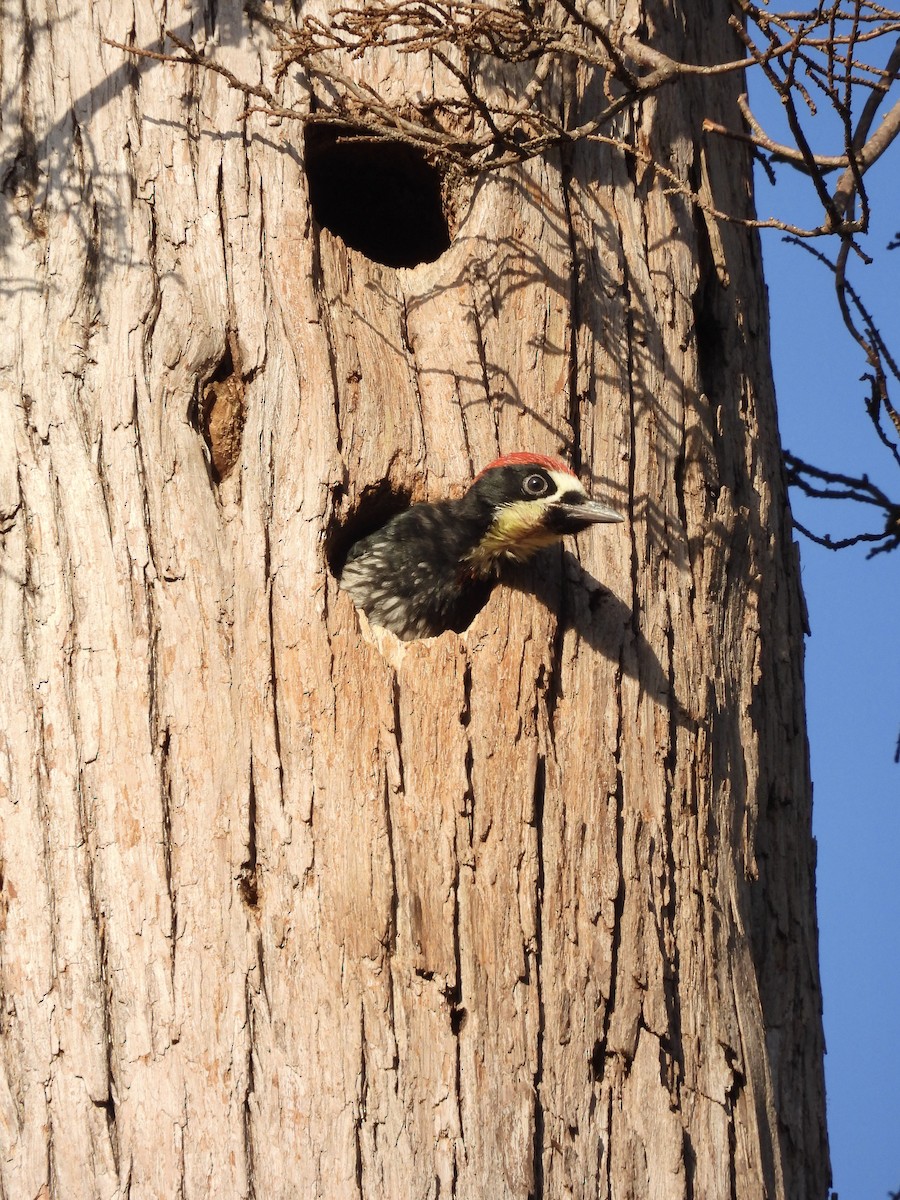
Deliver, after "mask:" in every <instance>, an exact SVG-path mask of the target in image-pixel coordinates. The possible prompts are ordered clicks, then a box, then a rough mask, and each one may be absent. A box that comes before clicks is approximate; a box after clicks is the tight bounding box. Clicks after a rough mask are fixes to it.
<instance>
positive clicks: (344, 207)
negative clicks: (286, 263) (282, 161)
mask: <svg viewBox="0 0 900 1200" xmlns="http://www.w3.org/2000/svg"><path fill="white" fill-rule="evenodd" d="M305 164H306V175H307V179H308V180H309V198H310V203H311V205H312V211H313V216H314V217H315V219H316V221H317V222H318V223H319V225H321V226H322V228H324V229H327V230H329V232H330V233H333V234H334V235H335V236H336V237H339V238H341V240H342V241H344V242H346V243H347V245H348V246H351V247H352V248H353V249H354V250H359V251H360V253H361V254H365V255H366V257H367V258H371V259H372V260H373V261H374V262H379V263H384V264H385V266H388V267H415V266H417V265H418V264H419V263H426V262H434V260H435V259H436V258H439V257H440V255H441V254H443V253H444V251H445V250H446V249H447V248H448V247H449V245H450V231H449V228H448V225H447V217H446V214H445V212H444V207H443V203H442V198H441V172H440V171H439V169H438V168H437V167H435V166H434V165H433V164H431V163H429V162H428V160H427V159H426V158H425V156H424V155H423V154H422V153H421V151H419V150H417V149H415V148H414V147H412V146H407V145H404V144H403V143H401V142H393V141H390V140H389V139H387V138H376V137H373V136H372V135H371V134H369V133H367V132H366V131H365V130H362V129H356V128H353V127H352V126H349V125H316V124H311V125H309V126H307V129H306V153H305Z"/></svg>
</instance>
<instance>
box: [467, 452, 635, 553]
mask: <svg viewBox="0 0 900 1200" xmlns="http://www.w3.org/2000/svg"><path fill="white" fill-rule="evenodd" d="M463 503H464V504H465V506H466V507H467V508H480V509H486V510H489V512H490V521H489V523H488V525H487V527H486V529H485V532H484V534H483V536H482V537H481V538H480V539H479V541H478V542H477V544H476V545H474V546H473V547H472V549H471V551H470V553H469V554H468V555H467V557H466V563H467V566H468V567H469V569H470V570H471V573H472V574H474V575H476V576H485V575H488V574H490V573H491V572H492V571H493V569H494V568H495V566H496V565H498V560H501V559H504V558H505V559H512V560H514V561H516V562H525V561H526V560H527V559H529V558H530V557H531V556H532V555H533V554H534V553H535V551H537V550H540V549H541V548H542V547H544V546H550V545H552V544H553V543H554V542H558V541H559V540H560V539H561V538H562V537H564V536H565V535H566V534H567V533H578V532H580V530H582V529H586V528H587V527H588V526H589V525H596V524H600V523H604V522H612V521H621V520H622V519H623V518H622V517H621V516H620V515H619V514H618V513H617V512H616V511H615V510H614V509H612V508H608V507H607V506H606V505H605V504H599V503H598V502H597V501H596V500H591V499H590V497H589V496H588V494H587V492H586V491H585V490H584V488H583V487H582V485H581V482H580V480H579V479H578V477H577V476H576V474H575V472H574V471H573V470H572V468H571V467H569V466H567V464H566V463H564V462H561V461H560V460H559V459H557V458H548V457H547V456H546V455H543V454H528V453H517V454H507V455H505V456H504V457H503V458H498V459H497V460H496V461H495V462H492V463H489V464H488V466H486V467H485V468H484V470H483V471H482V472H481V473H480V474H479V475H477V476H476V478H475V481H474V483H473V484H472V486H471V487H470V488H469V491H468V492H467V493H466V496H465V498H464V501H463Z"/></svg>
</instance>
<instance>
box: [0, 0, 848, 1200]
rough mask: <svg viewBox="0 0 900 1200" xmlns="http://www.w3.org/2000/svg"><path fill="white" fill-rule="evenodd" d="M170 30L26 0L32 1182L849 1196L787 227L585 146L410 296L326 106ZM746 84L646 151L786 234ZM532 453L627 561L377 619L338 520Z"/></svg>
mask: <svg viewBox="0 0 900 1200" xmlns="http://www.w3.org/2000/svg"><path fill="white" fill-rule="evenodd" d="M165 8H166V6H165V5H163V4H161V3H157V2H154V3H145V4H140V5H137V6H135V7H134V8H132V6H131V5H128V4H125V3H123V2H121V0H107V2H106V3H101V0H86V2H85V3H83V4H80V5H75V6H73V7H72V8H71V10H66V12H65V13H63V12H61V11H60V10H58V9H57V7H56V6H55V5H54V4H53V3H52V2H51V0H28V2H27V3H26V0H10V2H9V3H7V4H6V5H5V7H4V10H3V13H2V15H0V23H2V55H3V58H2V71H3V92H4V104H5V114H4V121H3V128H2V143H0V181H2V192H0V205H2V208H3V210H4V215H3V218H2V220H0V230H3V231H4V232H3V234H2V238H3V244H2V248H0V249H2V255H3V273H2V291H3V298H4V306H5V312H4V316H3V319H2V326H0V389H2V392H0V539H2V562H0V647H2V657H3V662H4V664H5V670H4V672H3V675H2V679H0V831H2V833H0V836H2V856H3V858H2V893H0V896H2V925H0V989H2V997H3V1015H2V1043H0V1067H2V1077H0V1113H2V1120H0V1181H2V1182H0V1190H2V1192H3V1194H4V1195H6V1196H10V1197H20V1196H21V1197H25V1196H38V1195H46V1196H59V1197H80V1196H104V1197H118V1196H125V1195H130V1196H147V1197H157V1196H176V1195H182V1194H184V1195H213V1196H222V1197H230V1196H234V1197H239V1196H240V1197H250V1196H259V1197H263V1196H265V1197H276V1196H285V1197H287V1196H303V1197H314V1196H315V1197H344V1196H347V1197H354V1196H358V1197H371V1198H375V1197H379V1198H380V1197H406V1196H409V1197H422V1198H423V1200H424V1198H426V1197H427V1198H435V1200H436V1198H437V1197H442V1198H443V1197H447V1196H458V1197H477V1196H485V1197H488V1196H490V1197H494V1196H497V1197H500V1196H503V1197H506V1196H508V1197H521V1198H522V1200H524V1198H525V1197H530V1196H531V1197H538V1196H543V1197H548V1198H549V1197H554V1198H555V1197H563V1196H573V1197H588V1196H597V1197H611V1196H613V1195H615V1196H616V1197H618V1198H619V1200H621V1198H623V1197H634V1198H635V1200H646V1198H647V1197H664V1198H666V1200H670V1198H676V1197H684V1198H687V1197H694V1196H696V1197H704V1198H715V1197H723V1198H726V1197H728V1198H730V1197H734V1198H739V1200H753V1198H756V1197H759V1198H762V1197H767V1198H770V1200H771V1198H776V1197H779V1198H784V1200H788V1198H789V1200H804V1198H809V1200H822V1198H823V1197H824V1196H825V1195H826V1192H827V1185H828V1175H829V1171H828V1157H827V1145H826V1139H825V1130H824V1093H823V1082H822V1053H823V1045H822V1033H821V1021H820V1003H821V1002H820V992H819V981H818V967H817V947H816V926H815V912H814V847H813V843H812V839H811V833H810V802H811V797H810V785H809V778H808V765H807V749H806V740H805V730H804V718H803V680H802V632H803V618H802V607H801V597H800V591H799V582H798V578H797V570H796V562H795V556H794V549H793V546H792V542H791V532H790V521H789V514H788V511H787V502H786V498H785V491H784V484H783V479H782V475H781V466H780V449H779V443H778V435H777V428H776V421H775V408H774V397H773V392H772V383H771V378H770V367H769V361H768V342H767V313H766V306H765V291H764V286H763V283H762V276H761V270H760V262H759V249H758V245H757V242H756V239H755V237H753V236H752V235H749V234H748V233H746V232H744V231H739V230H736V229H732V228H716V227H708V226H707V224H706V222H705V220H704V219H703V217H702V216H698V215H697V214H695V213H693V212H692V211H691V210H690V209H689V208H688V207H686V206H685V205H684V203H683V202H682V200H681V199H679V198H677V197H672V196H666V195H665V194H664V193H663V191H662V190H661V189H659V188H658V187H656V186H654V183H653V180H652V178H649V177H642V178H637V177H635V176H634V175H633V174H631V173H630V172H629V171H628V170H627V169H626V166H625V165H623V162H622V160H621V159H619V158H617V157H615V156H614V155H613V154H612V153H611V152H609V151H608V150H606V149H605V148H603V147H600V146H594V145H582V146H579V147H578V148H576V149H574V150H573V151H572V153H571V155H570V156H569V158H568V159H567V160H566V161H565V162H564V163H562V162H560V161H557V160H555V159H554V160H548V161H544V162H541V161H534V162H532V163H530V164H528V165H527V166H524V167H521V168H519V169H517V170H515V171H507V172H504V173H502V174H499V175H497V176H488V177H486V178H485V179H484V180H483V181H480V182H479V185H478V186H477V187H476V188H475V189H474V192H473V194H472V197H471V201H470V203H469V206H468V209H467V210H464V211H463V212H462V214H461V217H460V223H459V227H458V229H456V232H455V236H454V239H453V244H452V246H451V247H450V249H449V250H448V251H447V252H446V253H445V254H443V255H442V256H441V257H440V258H439V259H438V260H437V261H436V262H434V263H430V264H425V265H422V266H419V267H416V268H415V269H412V270H393V269H391V268H387V267H383V266H379V265H378V264H377V263H373V262H370V261H368V260H367V259H366V258H365V257H363V256H362V255H360V254H358V253H357V252H355V251H352V250H348V249H347V248H346V247H345V246H344V245H343V244H342V243H341V242H340V241H339V240H338V239H336V238H335V237H333V236H332V235H330V234H329V233H327V232H326V231H321V232H320V231H318V230H317V228H316V227H315V226H314V225H313V224H312V222H311V219H310V216H309V205H308V197H307V187H306V182H305V179H304V173H303V156H302V136H301V134H300V133H299V132H298V128H294V127H292V126H291V125H289V124H288V123H283V124H278V123H275V122H271V123H270V122H267V120H266V119H265V118H264V117H262V116H261V115H255V116H253V117H251V118H250V119H249V120H248V121H246V122H241V121H240V120H239V116H240V113H241V110H242V107H243V101H242V98H241V97H240V96H239V95H237V94H235V93H234V92H231V91H229V90H228V88H227V87H226V86H225V84H224V81H223V80H222V79H221V78H219V77H217V76H215V75H212V74H206V75H197V74H196V73H194V72H193V71H191V70H189V69H187V68H173V67H170V66H162V65H160V64H152V63H146V62H145V63H138V64H137V65H135V64H133V63H130V62H127V61H124V59H123V55H122V54H121V53H120V52H119V51H117V50H113V49H112V48H110V47H109V46H107V45H104V44H103V43H102V41H101V34H102V35H106V36H107V37H110V38H113V39H116V40H121V41H125V40H127V39H128V38H129V36H130V35H131V34H132V32H133V33H134V37H135V41H136V43H137V44H138V45H140V46H156V45H158V44H159V38H160V36H161V31H162V28H163V25H164V23H165V21H169V22H170V23H171V22H173V21H175V20H177V17H176V16H175V15H173V14H172V13H171V12H169V13H168V14H167V13H166V11H165ZM215 8H216V12H217V17H216V20H217V22H218V25H217V35H218V41H217V48H216V51H215V53H216V54H217V55H218V56H219V58H220V60H221V61H223V62H225V63H226V65H228V66H229V67H230V68H231V69H232V70H234V71H235V72H236V73H237V74H239V75H241V76H242V77H244V78H248V79H249V78H255V77H257V76H258V74H259V71H260V63H261V62H262V63H267V62H268V61H269V58H268V56H269V54H270V51H269V49H268V48H267V42H266V38H265V37H264V36H263V34H262V32H261V31H259V30H257V29H251V27H250V25H249V23H248V21H247V19H246V17H244V16H242V15H241V13H240V8H239V6H238V5H237V4H236V3H234V2H233V0H229V2H220V3H219V4H218V5H217V6H215ZM192 11H193V13H194V17H193V18H191V17H189V16H188V15H187V13H186V10H185V16H184V24H183V25H181V26H178V27H177V31H178V32H179V33H180V34H181V36H183V37H192V36H197V37H202V36H203V35H204V31H207V32H211V30H212V25H213V17H212V15H211V14H212V12H213V6H209V5H208V6H206V8H204V6H203V5H202V4H196V5H195V6H194V8H193V10H192ZM726 16H727V14H726V12H725V11H724V10H723V9H721V6H719V7H717V8H716V11H715V13H714V14H713V15H710V14H708V13H704V16H703V24H704V37H705V39H706V42H705V47H704V50H703V52H704V54H706V55H709V54H711V53H713V49H712V47H713V45H714V44H715V41H716V39H719V40H720V41H721V42H722V43H723V45H725V46H726V48H727V41H728V38H729V37H730V34H729V31H728V29H727V27H726V25H725V19H726ZM640 19H647V20H650V21H651V24H652V25H654V26H655V28H654V36H656V37H659V38H662V39H665V38H671V39H682V40H686V41H687V42H688V51H690V45H689V43H690V38H688V37H687V35H686V34H685V32H684V30H683V29H681V28H680V27H679V25H678V22H679V21H680V19H681V18H680V17H679V16H678V15H677V14H676V13H675V12H674V11H669V10H662V11H657V10H656V9H655V8H654V9H653V11H652V13H649V14H648V13H646V12H645V13H639V12H638V11H637V10H635V11H634V12H631V10H630V9H629V16H628V20H627V24H628V25H629V28H631V29H632V30H637V28H638V23H639V20H640ZM192 20H195V21H196V22H197V24H196V25H195V24H192V23H191V22H192ZM204 22H206V24H205V25H204ZM385 69H386V70H387V69H390V70H391V71H394V72H396V73H397V79H398V83H399V84H403V82H404V76H403V72H404V70H405V69H407V68H405V67H404V64H403V63H402V62H401V63H393V64H390V63H386V64H385ZM406 82H408V81H406ZM286 86H287V87H288V89H289V90H290V88H291V87H292V86H294V85H292V84H291V83H290V81H288V82H287V84H286ZM572 86H576V85H575V84H573V85H572ZM733 87H734V84H733V83H729V82H727V81H714V82H707V83H705V84H704V85H703V87H702V88H701V86H700V85H699V84H697V85H695V86H694V85H692V87H691V88H685V90H684V91H683V92H679V93H677V94H676V93H675V92H674V91H673V92H670V93H668V95H667V97H666V102H665V104H664V105H657V104H656V102H654V101H649V102H647V103H645V104H644V105H643V106H642V109H641V111H640V113H639V114H638V116H637V118H636V119H637V120H638V121H639V123H640V126H641V129H642V131H643V134H644V135H645V136H646V138H647V140H648V144H650V145H652V146H653V147H654V149H655V152H657V153H659V154H660V155H663V156H664V157H665V158H666V161H668V162H670V163H671V164H672V169H673V170H678V171H679V172H681V173H682V174H683V176H684V177H685V178H690V179H691V180H692V181H693V182H694V183H695V185H702V187H703V188H705V189H706V190H707V192H708V194H709V195H710V196H712V197H713V198H714V199H715V201H716V203H717V205H718V207H720V208H731V209H734V208H736V207H740V206H741V205H743V206H745V207H746V208H747V210H748V211H749V206H750V205H751V204H752V196H751V190H750V164H749V161H748V160H747V158H746V155H745V153H744V150H743V149H742V148H741V147H740V146H737V145H735V144H718V145H713V146H710V147H706V146H699V145H697V144H695V143H694V142H693V141H692V140H691V138H690V137H689V135H688V133H687V131H688V130H689V129H690V128H691V127H692V124H691V123H690V122H689V121H688V119H687V117H688V114H689V113H690V111H691V108H692V106H693V109H694V110H695V111H696V110H697V109H698V108H702V110H703V111H704V112H707V113H708V114H709V115H711V116H715V115H716V114H717V113H718V112H719V111H720V109H721V108H722V106H724V105H725V104H726V103H727V102H728V101H729V97H730V94H731V93H730V91H729V89H733ZM288 99H290V97H288ZM569 99H570V101H571V102H572V103H578V102H583V103H589V101H590V96H589V95H588V96H587V97H584V96H582V95H581V94H580V93H579V95H578V96H576V97H575V98H574V99H572V97H570V98H569ZM204 389H205V390H204ZM220 405H224V407H223V408H221V409H220ZM216 414H218V416H217V415H216ZM520 448H529V449H533V450H535V451H538V452H545V453H558V452H560V451H564V452H567V453H569V454H570V455H571V456H572V458H573V461H574V462H575V463H576V465H578V466H579V467H580V468H581V469H582V470H583V473H584V475H585V478H588V479H589V480H590V483H591V487H592V489H593V491H594V492H595V493H596V494H598V495H600V496H603V497H606V498H608V499H610V500H611V501H613V502H616V503H618V504H620V505H621V506H622V507H623V509H624V510H627V512H628V514H629V516H630V518H631V520H630V523H629V525H628V526H627V529H628V530H630V538H629V536H628V534H627V533H623V532H621V531H619V530H614V531H605V532H600V533H597V532H596V531H595V532H594V533H589V534H588V535H586V536H583V537H582V538H581V539H580V540H579V542H578V544H577V546H575V545H574V544H572V545H567V547H566V548H565V549H564V550H561V551H560V552H558V553H556V552H548V553H547V554H545V555H544V556H543V557H542V558H541V559H539V560H538V562H537V563H536V564H535V566H534V567H533V568H529V569H527V570H522V571H521V572H520V573H519V574H518V575H517V576H516V578H515V579H514V580H513V584H512V586H505V587H502V588H499V589H498V590H497V591H496V592H495V593H494V594H493V596H492V598H491V600H490V601H489V603H488V605H487V607H486V608H485V609H484V610H483V611H482V612H481V613H480V614H479V616H478V617H477V618H476V620H475V622H474V624H473V625H472V627H471V628H470V629H469V630H468V631H467V632H466V633H464V634H462V635H456V634H452V633H448V634H445V635H443V636H442V637H440V638H436V639H431V640H427V641H423V642H418V643H409V644H400V643H398V642H396V641H395V640H394V639H392V638H390V637H386V638H376V637H374V636H372V635H371V634H370V632H368V631H367V630H366V629H365V628H364V627H363V626H361V622H360V619H359V617H358V615H357V613H356V611H355V610H354V608H353V606H352V604H351V603H350V601H349V598H348V597H347V596H346V595H345V594H344V593H343V592H341V591H340V590H339V589H338V586H337V584H336V582H335V579H334V578H333V576H332V574H331V573H330V571H329V568H328V562H327V558H326V544H327V540H328V538H329V537H330V536H333V534H334V532H335V530H336V529H337V527H338V525H339V523H340V522H341V521H342V520H343V519H345V518H346V516H347V515H348V514H349V513H351V512H353V511H354V510H355V507H356V506H358V502H359V500H360V497H361V496H363V495H364V494H365V491H366V489H367V488H378V487H388V488H389V489H393V490H394V491H396V492H398V493H404V494H408V495H409V496H411V497H412V498H413V499H423V498H426V497H428V498H433V497H438V496H442V495H446V494H449V493H450V492H451V491H452V490H453V489H454V488H456V487H458V486H460V485H462V484H464V483H465V481H466V480H467V479H469V478H470V476H471V475H472V473H473V472H474V471H475V470H477V469H478V468H479V467H480V466H482V465H484V464H485V463H486V462H488V461H489V460H490V459H492V458H493V457H495V456H496V455H497V454H498V453H500V452H507V451H510V450H514V449H520Z"/></svg>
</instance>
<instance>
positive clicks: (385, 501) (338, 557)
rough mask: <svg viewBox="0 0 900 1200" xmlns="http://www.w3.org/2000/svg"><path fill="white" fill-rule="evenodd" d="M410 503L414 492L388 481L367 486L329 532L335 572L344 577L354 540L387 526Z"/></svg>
mask: <svg viewBox="0 0 900 1200" xmlns="http://www.w3.org/2000/svg"><path fill="white" fill-rule="evenodd" d="M409 505H410V493H409V492H408V491H405V490H402V489H400V490H396V491H395V489H394V488H392V487H391V485H390V483H388V481H387V480H382V482H381V483H373V484H371V485H370V486H369V487H366V488H363V490H362V492H361V494H360V496H359V499H358V500H357V502H356V503H355V504H354V506H353V508H352V509H351V510H350V512H349V513H348V515H347V516H346V517H345V518H344V519H343V520H339V519H338V518H337V517H335V518H334V519H333V520H332V522H331V524H330V525H329V528H328V531H327V533H326V534H325V559H326V561H327V563H328V569H329V570H330V571H331V573H332V575H334V576H335V577H336V578H338V579H340V577H341V572H342V571H343V569H344V563H345V562H346V561H347V555H348V553H349V551H350V547H351V546H352V545H354V543H356V542H358V541H360V539H361V538H364V537H368V536H369V534H370V533H374V532H375V530H376V529H380V528H381V527H382V525H386V524H387V522H388V521H389V520H390V519H391V517H395V516H396V515H397V513H400V512H403V510H404V509H407V508H409Z"/></svg>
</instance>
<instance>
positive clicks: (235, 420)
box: [196, 335, 245, 483]
mask: <svg viewBox="0 0 900 1200" xmlns="http://www.w3.org/2000/svg"><path fill="white" fill-rule="evenodd" d="M244 418H245V403H244V380H243V378H242V376H241V369H240V355H239V352H238V348H237V339H236V338H234V337H233V336H232V335H229V338H228V345H227V347H226V349H225V353H224V354H223V355H222V358H221V359H220V360H219V363H218V365H217V366H216V368H215V370H214V371H213V372H212V374H211V375H210V376H209V377H208V378H207V379H206V380H205V382H204V383H203V385H202V387H201V389H200V402H199V404H198V405H197V410H196V419H197V424H198V425H199V430H200V432H201V433H202V434H203V439H204V441H205V442H206V444H207V446H208V447H209V458H210V464H211V467H212V475H213V479H214V480H215V481H216V483H221V482H222V480H223V479H225V478H226V476H228V475H230V474H231V472H232V470H233V469H234V466H235V463H236V462H237V461H238V459H239V458H240V456H241V438H242V436H243V433H244Z"/></svg>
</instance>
